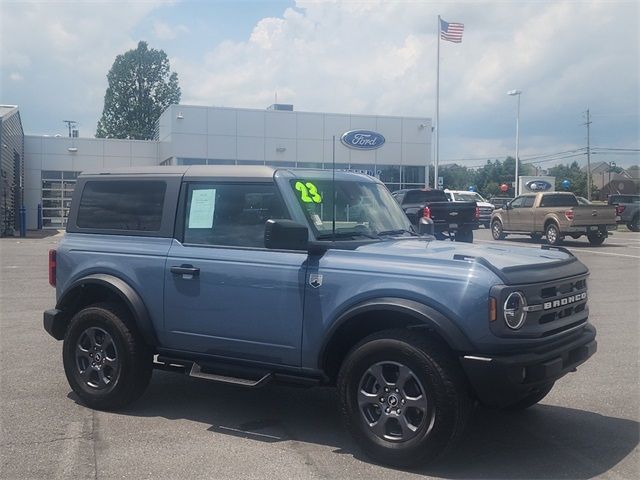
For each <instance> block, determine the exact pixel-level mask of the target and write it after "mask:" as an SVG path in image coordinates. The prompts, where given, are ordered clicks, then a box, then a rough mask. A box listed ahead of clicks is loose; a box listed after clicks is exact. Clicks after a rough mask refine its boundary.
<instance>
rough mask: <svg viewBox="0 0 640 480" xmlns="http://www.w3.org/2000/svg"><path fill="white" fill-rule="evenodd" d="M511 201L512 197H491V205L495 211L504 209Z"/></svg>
mask: <svg viewBox="0 0 640 480" xmlns="http://www.w3.org/2000/svg"><path fill="white" fill-rule="evenodd" d="M511 200H513V197H492V198H491V203H492V204H493V206H494V207H495V209H496V210H497V209H499V208H504V206H505V205H506V204H507V203H509V202H510V201H511Z"/></svg>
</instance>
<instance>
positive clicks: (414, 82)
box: [0, 0, 640, 166]
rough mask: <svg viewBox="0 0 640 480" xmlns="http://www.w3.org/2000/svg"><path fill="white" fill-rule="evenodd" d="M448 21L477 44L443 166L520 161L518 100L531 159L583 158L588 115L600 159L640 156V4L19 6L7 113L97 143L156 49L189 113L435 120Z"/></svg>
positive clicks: (446, 68)
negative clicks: (137, 63) (122, 68)
mask: <svg viewBox="0 0 640 480" xmlns="http://www.w3.org/2000/svg"><path fill="white" fill-rule="evenodd" d="M438 14H441V15H442V17H443V18H444V19H445V20H447V21H450V22H461V23H464V24H465V32H464V37H463V42H462V44H452V43H448V42H443V43H442V45H441V98H440V100H441V103H440V105H441V158H442V159H443V160H453V159H460V158H464V159H472V160H464V161H462V162H461V163H464V164H467V165H469V166H473V165H479V164H482V163H483V159H484V158H504V156H506V155H509V154H511V155H512V154H513V153H514V143H515V142H514V136H515V132H514V130H515V99H514V98H512V97H508V96H507V95H506V92H507V91H508V90H511V89H514V88H517V89H520V90H522V91H523V94H522V97H521V99H522V105H521V142H520V146H521V157H522V158H526V157H531V156H535V155H540V154H546V153H551V152H561V151H571V150H575V149H579V148H582V147H584V146H585V145H586V129H585V127H584V126H582V125H581V124H582V123H584V118H583V112H584V111H585V110H586V109H587V108H590V110H591V113H592V115H593V118H592V120H593V124H592V130H591V137H592V144H593V145H596V146H601V147H618V148H635V149H637V148H639V147H640V145H639V136H640V133H639V131H640V124H639V118H638V112H639V110H640V103H639V95H640V94H639V91H640V88H639V86H640V80H639V57H640V52H639V47H638V45H639V44H640V36H639V25H638V22H639V20H638V19H639V17H640V6H639V4H638V2H635V1H536V2H515V1H514V2H507V1H499V2H481V1H476V2H454V1H440V2H437V3H435V2H426V1H424V2H420V1H382V0H370V1H367V0H360V1H328V2H320V1H309V0H297V1H288V2H284V1H227V2H221V1H208V2H205V1H197V2H193V1H162V0H145V1H144V2H141V1H133V0H119V1H117V2H109V1H84V2H69V1H64V2H55V1H50V2H27V1H24V2H16V1H11V0H8V1H7V0H5V1H3V2H2V3H0V82H1V83H0V102H1V103H4V104H18V105H19V106H20V110H21V112H22V119H23V125H24V127H25V131H26V132H27V133H34V134H57V133H60V134H64V133H65V131H66V130H65V128H66V127H65V125H64V124H63V123H62V120H65V119H73V120H77V121H78V122H79V123H80V133H81V135H82V136H92V135H93V134H94V133H95V127H96V122H97V121H98V119H99V117H100V114H101V112H102V106H103V97H104V92H105V89H106V86H107V82H106V74H107V72H108V70H109V68H110V67H111V64H112V63H113V60H114V58H115V56H116V55H118V54H120V53H123V52H125V51H126V50H128V49H130V48H133V47H135V45H136V43H137V42H138V41H139V40H146V41H148V43H149V44H150V46H152V47H154V48H161V49H163V50H165V51H166V52H167V54H168V56H169V58H170V61H171V66H172V69H173V70H175V71H177V72H178V75H179V80H180V85H181V88H182V103H186V104H195V105H218V106H229V107H249V108H265V107H266V106H268V105H269V104H270V103H273V98H274V93H275V92H276V91H277V92H278V98H279V100H280V101H281V102H283V103H292V104H294V105H295V108H296V110H301V111H325V112H341V113H362V114H378V115H406V116H429V117H432V116H433V115H434V107H435V66H436V39H437V35H436V18H437V15H438ZM476 159H477V160H476ZM574 159H575V160H578V161H579V162H581V163H584V162H585V161H586V158H585V156H584V155H582V156H578V157H573V158H571V159H568V160H565V161H570V160H574ZM598 160H603V161H609V160H613V161H616V162H617V163H618V164H619V165H628V164H632V163H638V155H637V154H634V155H615V156H614V155H612V154H611V155H599V156H594V161H598ZM551 164H553V162H549V163H546V164H544V165H545V166H549V165H551Z"/></svg>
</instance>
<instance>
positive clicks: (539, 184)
mask: <svg viewBox="0 0 640 480" xmlns="http://www.w3.org/2000/svg"><path fill="white" fill-rule="evenodd" d="M525 187H527V188H528V189H529V190H531V191H533V192H545V191H547V190H549V189H550V188H551V184H550V183H549V182H547V181H545V180H529V181H528V182H527V183H525Z"/></svg>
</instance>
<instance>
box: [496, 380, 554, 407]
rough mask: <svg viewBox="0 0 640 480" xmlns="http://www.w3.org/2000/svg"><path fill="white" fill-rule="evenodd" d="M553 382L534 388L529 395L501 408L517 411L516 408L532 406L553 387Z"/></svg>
mask: <svg viewBox="0 0 640 480" xmlns="http://www.w3.org/2000/svg"><path fill="white" fill-rule="evenodd" d="M553 384H554V382H551V383H547V384H545V385H542V386H541V387H538V388H536V389H535V390H534V391H532V392H531V393H530V394H529V395H527V396H526V397H524V398H522V399H520V400H518V401H517V402H516V403H514V404H512V405H509V406H507V407H504V409H503V410H510V411H517V410H524V409H526V408H529V407H532V406H534V405H535V404H536V403H538V402H539V401H540V400H542V399H543V398H544V397H546V396H547V395H548V394H549V392H550V391H551V389H552V388H553Z"/></svg>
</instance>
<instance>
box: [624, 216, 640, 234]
mask: <svg viewBox="0 0 640 480" xmlns="http://www.w3.org/2000/svg"><path fill="white" fill-rule="evenodd" d="M639 218H640V217H639V216H638V215H635V216H634V217H633V219H631V221H630V222H629V223H627V228H628V229H629V230H631V231H632V232H640V226H639V225H638V221H639V220H638V219H639Z"/></svg>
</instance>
